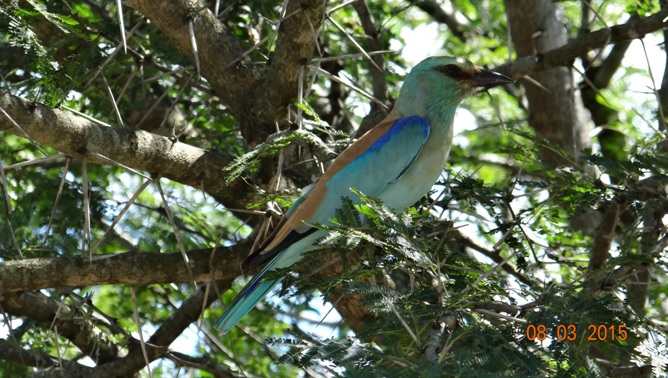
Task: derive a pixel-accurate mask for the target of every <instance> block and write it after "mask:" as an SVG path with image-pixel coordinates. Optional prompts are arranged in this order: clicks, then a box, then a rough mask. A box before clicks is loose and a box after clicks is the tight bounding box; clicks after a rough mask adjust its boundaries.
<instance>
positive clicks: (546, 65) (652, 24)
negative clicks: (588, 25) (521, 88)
mask: <svg viewBox="0 0 668 378" xmlns="http://www.w3.org/2000/svg"><path fill="white" fill-rule="evenodd" d="M666 17H668V9H662V10H661V11H660V12H657V13H655V14H653V15H651V16H649V17H645V18H640V19H637V20H632V21H629V22H627V23H625V24H621V25H615V26H612V27H610V28H608V29H601V30H597V31H595V32H592V33H589V34H585V35H583V36H580V37H578V38H576V39H574V40H572V41H570V42H568V43H567V44H565V45H564V46H561V47H558V48H556V49H553V50H551V51H547V52H545V53H542V54H532V55H528V56H525V57H523V58H519V59H517V60H515V61H513V62H509V63H505V64H502V65H500V66H498V67H496V68H494V70H495V71H498V72H500V73H503V74H504V75H507V76H510V77H511V78H513V79H519V78H522V77H524V76H527V75H533V74H535V73H536V72H541V71H545V70H548V69H550V68H554V67H559V66H570V64H571V63H572V62H573V60H574V59H575V58H577V57H578V56H581V55H583V54H584V53H586V52H587V51H591V50H594V49H598V48H601V47H604V46H607V45H609V44H617V43H620V42H624V41H630V40H633V39H636V38H642V37H643V36H644V35H645V34H649V33H653V32H655V31H657V30H661V29H664V28H666V27H668V24H667V23H666V21H664V19H666Z"/></svg>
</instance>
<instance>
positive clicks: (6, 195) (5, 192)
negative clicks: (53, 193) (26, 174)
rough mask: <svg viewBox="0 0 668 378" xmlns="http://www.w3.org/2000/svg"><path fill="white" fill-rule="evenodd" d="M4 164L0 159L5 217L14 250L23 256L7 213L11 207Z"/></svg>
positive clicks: (10, 211)
mask: <svg viewBox="0 0 668 378" xmlns="http://www.w3.org/2000/svg"><path fill="white" fill-rule="evenodd" d="M4 165H5V164H4V162H3V161H2V160H0V184H2V188H3V191H2V192H3V195H4V200H5V217H6V218H7V225H9V233H10V234H11V235H12V243H14V246H15V247H16V251H17V252H18V253H19V257H20V258H23V252H21V246H20V245H19V241H18V240H17V239H16V235H15V234H14V227H13V226H12V222H11V220H10V219H9V215H10V214H11V213H12V207H11V202H10V201H9V186H8V185H7V177H5V169H4Z"/></svg>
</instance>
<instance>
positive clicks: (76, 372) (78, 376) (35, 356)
mask: <svg viewBox="0 0 668 378" xmlns="http://www.w3.org/2000/svg"><path fill="white" fill-rule="evenodd" d="M0 359H2V360H3V361H13V362H16V363H18V364H20V365H24V366H33V367H36V368H40V369H44V370H42V371H39V372H37V373H35V374H33V375H31V377H33V378H34V377H40V378H42V377H52V376H53V377H63V376H67V377H71V378H85V377H90V376H91V375H90V374H91V372H92V371H93V369H92V368H90V367H88V366H83V365H80V364H78V363H76V362H72V361H69V360H61V361H59V359H58V358H57V357H53V356H49V355H48V354H46V353H42V352H40V351H35V350H25V349H22V348H20V347H18V346H16V345H12V344H11V343H9V342H6V341H0ZM61 362H62V366H61V365H60V363H61ZM65 371H67V375H64V374H63V373H64V372H65Z"/></svg>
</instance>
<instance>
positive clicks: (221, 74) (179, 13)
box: [128, 0, 260, 117]
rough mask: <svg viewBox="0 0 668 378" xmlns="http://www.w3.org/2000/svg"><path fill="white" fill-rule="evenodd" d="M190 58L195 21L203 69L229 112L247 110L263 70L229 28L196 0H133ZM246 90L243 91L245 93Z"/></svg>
mask: <svg viewBox="0 0 668 378" xmlns="http://www.w3.org/2000/svg"><path fill="white" fill-rule="evenodd" d="M128 3H129V4H130V6H132V7H133V8H135V9H136V10H137V11H139V12H140V13H141V14H143V15H144V16H146V18H148V19H149V20H151V23H153V24H155V26H156V27H157V28H158V29H160V31H162V32H163V33H164V34H165V35H166V36H167V37H168V38H169V39H170V40H171V41H172V42H173V43H174V44H175V45H176V47H177V48H178V49H179V50H180V51H181V53H182V54H183V55H184V56H185V57H186V58H188V59H190V60H191V61H193V62H194V61H195V53H194V52H193V45H192V43H191V39H190V33H189V31H188V24H189V23H191V22H192V24H193V27H194V34H195V39H196V42H197V50H198V51H197V54H198V58H199V62H200V71H201V74H202V76H204V77H205V78H206V79H207V80H208V81H209V83H210V84H211V86H212V87H213V88H214V90H215V91H216V93H217V94H218V96H220V98H221V99H222V102H223V103H224V104H225V105H226V106H227V107H228V108H229V109H230V112H231V113H232V114H233V115H234V116H235V117H239V116H240V115H241V114H244V112H245V111H246V110H247V98H248V96H247V94H248V93H252V92H253V91H254V89H255V88H256V87H257V86H258V85H259V83H260V73H259V72H258V70H257V69H255V68H253V66H252V65H251V64H250V60H249V59H248V58H247V57H245V56H243V55H242V54H243V48H242V47H241V44H240V43H239V41H238V40H237V39H236V37H235V36H234V35H233V34H232V33H230V32H229V31H228V30H227V28H225V26H224V25H223V24H222V23H221V22H220V21H219V20H218V19H217V18H216V17H215V16H214V15H213V13H211V11H210V10H209V9H207V8H206V7H205V6H204V5H203V4H202V3H201V2H199V1H195V0H162V1H154V0H130V1H128ZM242 94H243V95H242Z"/></svg>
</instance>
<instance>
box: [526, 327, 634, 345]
mask: <svg viewBox="0 0 668 378" xmlns="http://www.w3.org/2000/svg"><path fill="white" fill-rule="evenodd" d="M581 327H582V326H581ZM524 334H525V335H526V336H527V338H528V339H529V340H531V341H533V340H538V341H543V340H545V339H547V338H548V337H551V338H556V339H557V340H560V341H564V340H568V341H575V340H577V339H578V338H580V337H586V339H587V340H589V341H613V340H621V341H624V340H626V338H627V337H628V336H629V335H628V332H627V331H626V324H617V325H606V324H589V325H588V326H587V327H586V329H585V332H584V333H582V334H579V333H578V327H577V326H575V325H574V324H559V325H557V326H556V327H554V328H552V329H551V330H548V328H547V326H545V324H529V325H528V326H527V328H526V330H525V331H524Z"/></svg>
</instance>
